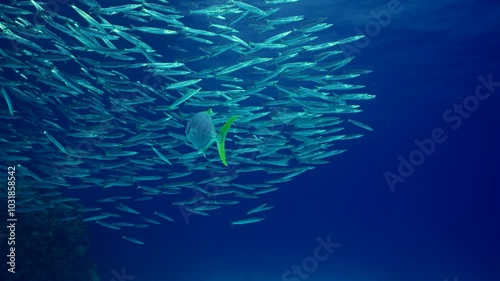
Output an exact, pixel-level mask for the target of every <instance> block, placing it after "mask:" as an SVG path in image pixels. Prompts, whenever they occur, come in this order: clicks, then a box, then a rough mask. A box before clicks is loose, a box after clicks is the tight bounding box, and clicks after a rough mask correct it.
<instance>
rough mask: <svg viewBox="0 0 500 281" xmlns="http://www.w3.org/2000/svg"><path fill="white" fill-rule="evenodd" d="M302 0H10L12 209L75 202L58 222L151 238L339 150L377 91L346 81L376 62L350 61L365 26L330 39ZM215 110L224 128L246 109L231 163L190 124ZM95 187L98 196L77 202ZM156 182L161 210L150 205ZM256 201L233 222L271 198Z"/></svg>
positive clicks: (0, 18)
mask: <svg viewBox="0 0 500 281" xmlns="http://www.w3.org/2000/svg"><path fill="white" fill-rule="evenodd" d="M63 2H64V3H63ZM295 2H298V0H267V1H264V0H252V1H250V0H245V1H231V0H229V1H218V2H217V4H210V3H206V4H202V3H191V5H185V4H183V5H174V3H169V2H168V1H165V0H156V1H155V0H139V1H129V2H128V3H124V2H121V1H120V5H118V6H111V7H105V6H107V5H109V3H111V2H109V3H105V2H103V3H102V4H101V3H98V2H96V1H94V0H78V1H76V0H75V1H73V2H70V1H59V2H58V1H49V2H47V3H42V2H37V1H36V0H25V1H10V4H8V5H6V4H0V31H1V32H0V41H1V44H2V48H1V50H0V56H1V61H0V71H1V73H2V75H1V77H0V79H1V80H0V85H1V91H2V97H3V99H4V101H5V103H3V104H2V106H1V107H0V118H1V119H2V122H1V124H0V127H1V134H0V142H1V143H2V147H3V148H2V149H1V151H0V158H1V159H2V163H3V164H4V165H7V166H15V167H16V179H17V183H16V184H17V193H16V194H17V200H18V201H17V211H18V212H25V213H27V212H37V211H41V210H44V209H46V208H55V207H58V208H67V209H68V210H71V211H73V213H72V214H73V215H71V216H68V217H65V218H61V219H62V220H63V221H68V220H73V219H83V220H84V221H89V222H92V223H96V224H99V225H101V226H103V227H107V228H110V229H114V230H117V231H122V232H123V235H122V234H120V235H122V237H123V238H124V239H127V240H129V241H130V242H133V243H136V244H142V243H143V242H142V241H140V240H137V239H135V238H131V237H129V236H126V235H127V233H126V231H127V228H134V227H148V226H150V225H151V224H159V223H162V222H165V223H168V222H173V221H182V217H183V216H185V215H186V214H189V215H192V214H195V215H201V216H206V215H208V214H209V213H211V212H214V211H215V210H216V209H219V208H221V207H223V206H225V205H234V204H238V203H239V201H240V200H244V199H248V200H255V199H256V198H259V196H261V195H263V194H266V193H269V192H272V191H275V190H277V189H278V187H279V184H280V183H282V182H287V181H290V180H292V178H293V177H295V176H297V175H299V174H301V173H304V172H306V171H308V170H310V169H313V168H314V167H315V166H317V165H320V164H326V163H328V161H329V159H330V158H331V157H332V156H334V155H337V154H340V153H343V152H345V151H346V150H345V144H346V143H345V142H343V141H345V140H349V139H354V138H359V137H361V136H363V134H362V133H363V130H369V131H371V130H372V129H371V128H370V127H369V126H368V125H365V124H364V123H361V122H359V121H356V120H353V119H350V118H349V117H351V116H352V114H353V113H358V112H361V109H360V105H359V104H357V103H358V102H360V101H363V100H369V99H373V98H375V96H374V95H370V94H367V93H364V92H362V91H360V89H362V88H363V86H362V85H355V84H351V83H344V82H345V81H352V80H350V79H353V78H355V77H358V76H360V75H361V74H365V73H369V72H370V71H369V70H344V66H345V65H347V64H348V63H349V62H350V61H352V59H353V57H352V56H346V55H345V54H344V53H343V52H342V48H341V47H342V45H343V44H347V43H351V42H354V41H356V40H359V39H361V38H362V37H363V36H362V35H358V36H352V37H349V38H345V39H341V40H338V41H327V40H325V39H322V37H321V36H319V35H318V34H325V31H327V30H329V29H331V28H333V27H332V25H333V24H331V23H328V22H327V19H326V18H319V19H310V18H307V15H297V12H295V14H290V11H292V10H293V9H290V8H291V7H292V6H293V5H296V4H294V3H295ZM101 5H102V6H101ZM295 10H296V11H297V9H295ZM188 23H189V24H190V26H188V25H187V24H188ZM323 37H324V36H323ZM153 46H154V47H155V48H153ZM209 109H211V112H213V116H212V117H213V123H214V125H215V128H217V129H218V128H220V127H221V126H222V124H223V123H224V122H226V120H228V119H229V118H231V117H232V116H237V118H236V119H235V121H234V123H233V125H232V127H231V129H230V130H229V132H228V134H227V140H226V150H227V165H228V166H227V167H226V166H225V165H223V163H221V161H220V159H218V156H217V150H216V149H214V148H213V147H212V148H209V149H208V150H207V151H206V152H203V151H198V150H197V149H195V148H194V146H193V145H192V143H190V142H189V141H188V139H187V138H186V134H185V128H186V123H187V121H188V120H189V119H190V118H191V117H192V116H193V115H195V114H196V113H198V112H202V111H207V110H209ZM346 116H348V117H346ZM87 190H91V192H92V194H99V196H100V197H99V198H95V199H94V200H92V201H91V202H88V200H86V202H85V204H84V203H83V202H80V201H82V200H80V198H81V197H83V194H86V192H87ZM89 192H90V191H89ZM69 195H71V196H69ZM80 195H82V196H80ZM159 196H161V200H162V202H167V203H166V204H164V209H161V210H160V209H158V210H156V211H155V212H154V213H144V212H141V211H140V209H141V206H144V204H147V201H148V200H150V199H154V198H158V197H159ZM257 201H258V200H256V202H257ZM145 202H146V203H145ZM141 204H142V205H141ZM255 205H257V206H256V207H255V208H253V209H252V210H245V211H243V212H241V214H240V216H239V217H238V214H237V213H235V214H236V215H235V216H236V218H235V221H232V222H231V224H232V225H241V224H248V223H255V222H259V221H262V220H263V219H264V218H265V217H264V216H263V215H259V214H262V212H263V211H266V210H269V209H272V208H273V206H269V205H267V204H266V203H263V204H262V202H258V203H256V204H255ZM179 211H180V212H179ZM245 213H246V214H245Z"/></svg>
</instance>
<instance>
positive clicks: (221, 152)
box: [217, 116, 238, 166]
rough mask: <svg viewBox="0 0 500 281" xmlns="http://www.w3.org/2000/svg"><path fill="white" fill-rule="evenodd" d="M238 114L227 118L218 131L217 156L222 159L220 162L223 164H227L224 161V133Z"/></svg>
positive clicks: (225, 133)
mask: <svg viewBox="0 0 500 281" xmlns="http://www.w3.org/2000/svg"><path fill="white" fill-rule="evenodd" d="M236 118H238V116H233V117H231V118H230V119H229V120H227V122H226V124H224V126H222V128H221V129H220V132H219V138H218V141H217V149H218V150H219V156H220V160H222V163H224V166H227V162H226V149H225V142H226V135H227V132H229V129H230V128H231V125H232V124H233V122H234V120H236Z"/></svg>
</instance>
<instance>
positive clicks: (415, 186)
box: [90, 0, 500, 281]
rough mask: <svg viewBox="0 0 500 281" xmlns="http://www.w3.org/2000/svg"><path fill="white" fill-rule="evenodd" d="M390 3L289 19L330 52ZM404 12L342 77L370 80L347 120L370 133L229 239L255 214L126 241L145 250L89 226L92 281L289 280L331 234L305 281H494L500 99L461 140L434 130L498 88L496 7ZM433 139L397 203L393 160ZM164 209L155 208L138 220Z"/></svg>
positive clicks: (417, 6) (335, 5)
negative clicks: (487, 89)
mask: <svg viewBox="0 0 500 281" xmlns="http://www.w3.org/2000/svg"><path fill="white" fill-rule="evenodd" d="M175 2H176V1H172V3H175ZM205 2H206V3H212V2H215V1H210V2H208V1H205ZM387 2H388V1H381V0H371V1H328V0H322V1H316V0H311V1H306V0H302V1H301V2H299V3H296V4H294V5H290V6H288V7H287V8H286V9H292V10H296V13H297V14H305V15H307V16H308V17H311V18H314V17H322V16H326V17H329V18H330V21H331V22H333V23H334V24H335V27H334V28H332V29H331V31H329V32H328V33H321V36H330V37H331V38H332V40H335V39H338V38H344V37H348V36H352V35H355V34H356V30H355V29H354V28H355V27H358V28H360V30H363V29H364V27H365V26H366V24H367V23H368V22H370V21H372V20H373V16H372V15H371V14H370V12H371V11H372V10H375V11H380V10H381V9H384V7H386V4H387ZM176 4H178V3H176ZM200 5H201V6H202V5H203V3H200ZM401 5H402V7H404V9H403V11H402V12H401V13H399V14H397V15H392V18H391V20H390V22H389V23H388V24H387V26H385V27H382V28H381V30H380V33H379V34H378V35H377V36H374V37H372V38H370V40H371V41H370V43H369V44H368V45H367V46H366V47H364V48H362V49H360V50H359V54H357V56H356V59H355V60H354V61H353V62H352V63H350V64H349V65H348V66H347V67H348V68H349V69H357V68H359V69H372V70H373V73H371V74H368V75H363V76H361V77H359V78H357V80H356V82H357V84H362V85H366V86H367V87H366V88H365V89H366V91H367V92H368V93H370V94H375V95H377V98H376V99H375V100H371V101H368V102H366V103H365V104H364V105H363V112H362V113H360V114H359V115H356V119H359V120H363V121H365V122H366V123H368V124H370V126H372V127H373V128H374V132H369V133H367V134H366V135H365V137H364V138H361V139H357V140H352V141H350V142H349V144H348V145H347V148H348V151H347V152H346V153H344V154H341V155H339V156H336V157H335V158H333V159H332V162H331V163H330V164H329V165H325V166H320V167H318V168H316V169H314V170H312V171H308V172H307V173H304V174H302V175H300V176H298V177H296V178H294V180H293V181H290V182H288V183H284V184H282V185H280V189H279V190H278V191H276V192H273V193H270V194H266V195H264V196H263V197H262V198H264V199H265V202H267V203H268V204H269V205H274V206H276V207H275V208H274V209H272V210H270V211H267V212H266V213H265V216H266V219H265V220H264V221H262V222H260V223H256V224H250V225H243V226H233V227H230V224H229V220H230V219H233V218H234V216H233V215H232V214H231V211H236V210H240V212H238V214H240V213H241V210H247V209H251V208H252V207H254V206H256V205H258V204H260V203H261V202H262V200H261V201H259V203H253V202H252V200H251V199H248V200H242V202H241V203H240V205H238V206H235V207H231V208H224V211H220V212H217V211H216V212H213V213H212V214H211V215H210V216H209V217H201V216H191V217H190V222H189V223H185V222H182V221H180V222H177V223H175V224H172V223H163V224H162V225H160V226H156V227H154V228H153V227H149V229H147V230H144V229H138V230H137V235H136V236H133V235H132V234H133V233H131V236H132V237H137V238H140V240H141V241H145V245H142V246H139V245H134V244H131V243H129V242H127V241H125V240H123V239H118V238H117V237H116V234H115V233H114V232H113V231H112V230H106V229H105V230H103V229H102V228H99V227H98V226H91V227H90V232H91V238H92V241H93V242H92V243H93V249H92V253H91V254H92V255H93V256H94V257H95V259H96V262H97V264H98V267H99V273H100V276H101V280H105V281H107V280H111V279H112V278H113V274H112V271H113V270H116V271H120V270H121V269H122V268H125V269H126V272H127V274H129V275H131V276H135V279H134V280H151V281H156V280H171V281H172V280H176V281H192V280H196V281H254V280H255V281H260V280H263V281H284V280H283V278H282V275H283V273H284V272H285V271H287V270H289V269H291V267H292V266H293V265H294V264H297V265H298V264H301V263H302V261H303V260H304V259H305V258H306V257H308V256H311V255H313V252H314V250H315V248H316V247H317V246H318V242H317V238H318V237H319V238H322V239H326V237H328V236H329V235H331V237H332V241H333V242H335V243H339V244H340V247H338V248H337V249H335V251H334V252H333V253H332V254H331V255H330V256H329V257H328V258H327V259H326V260H325V261H321V262H319V263H318V268H317V270H315V271H314V272H312V273H311V274H309V277H308V279H307V280H312V281H351V280H352V281H401V280H405V281H417V280H419V281H420V280H435V281H443V280H445V279H447V280H460V281H462V280H464V281H465V280H470V281H472V280H474V281H498V280H500V238H499V237H500V221H499V220H500V193H499V187H500V180H499V172H500V170H499V168H500V163H499V156H500V153H499V148H500V147H499V146H500V125H499V121H500V113H499V112H500V110H499V108H500V107H499V105H500V98H499V94H500V87H497V88H496V91H495V92H493V93H491V95H490V97H489V98H487V99H485V100H484V101H481V102H480V104H479V107H478V108H477V110H475V111H473V112H471V113H470V117H469V118H467V119H465V118H464V119H463V120H462V121H463V122H462V124H461V125H460V126H459V127H458V128H457V129H456V130H453V129H452V127H451V126H452V125H453V124H454V123H451V122H446V120H444V119H443V114H445V112H447V110H448V109H450V108H453V105H454V104H461V103H462V102H463V100H464V99H465V98H466V97H468V96H471V95H474V93H475V89H476V87H477V86H478V85H479V84H480V82H479V80H478V77H479V76H481V77H484V78H487V77H488V75H492V77H493V80H494V81H500V70H499V63H500V59H499V51H498V50H499V47H500V37H499V30H500V21H499V19H498V15H499V14H500V5H498V3H497V2H496V1H461V2H460V3H457V1H446V0H445V1H429V0H424V1H415V0H413V1H401ZM145 37H146V36H145ZM325 41H327V40H325ZM153 47H154V48H155V49H157V46H155V45H154V46H153ZM436 128H440V129H442V130H443V131H444V133H445V134H446V136H447V139H446V141H444V142H443V143H441V144H437V145H436V148H435V151H434V153H433V154H431V155H429V156H428V157H426V159H425V161H424V163H423V164H422V165H420V166H418V167H416V168H415V171H414V172H413V173H412V175H410V176H408V177H407V178H406V179H405V181H404V182H403V183H397V184H396V185H395V190H394V192H392V191H391V189H390V187H389V185H388V184H387V182H386V179H385V178H384V173H385V172H386V171H391V172H393V173H395V172H396V171H397V167H398V165H399V163H400V161H399V160H398V156H399V155H402V156H403V157H404V158H406V159H408V155H409V154H410V153H411V152H412V151H414V150H415V149H416V148H417V146H416V145H415V143H414V141H415V140H416V139H418V140H423V139H426V138H429V137H431V134H432V131H433V130H434V129H436ZM227 149H228V150H230V147H229V148H227ZM166 199H167V198H165V200H166ZM169 204H170V202H168V201H162V200H161V199H159V198H158V199H154V200H152V201H151V202H149V203H147V204H144V208H142V209H141V210H143V211H144V212H152V211H155V210H157V209H161V207H162V206H166V205H169ZM289 280H290V281H298V280H292V279H289ZM299 280H300V279H299Z"/></svg>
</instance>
